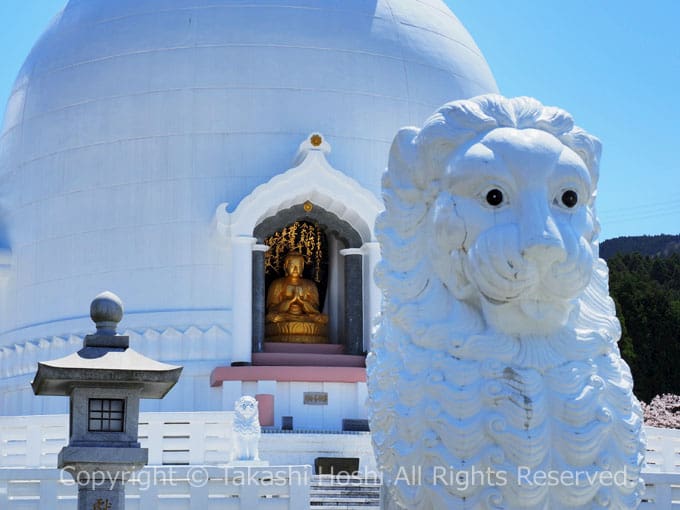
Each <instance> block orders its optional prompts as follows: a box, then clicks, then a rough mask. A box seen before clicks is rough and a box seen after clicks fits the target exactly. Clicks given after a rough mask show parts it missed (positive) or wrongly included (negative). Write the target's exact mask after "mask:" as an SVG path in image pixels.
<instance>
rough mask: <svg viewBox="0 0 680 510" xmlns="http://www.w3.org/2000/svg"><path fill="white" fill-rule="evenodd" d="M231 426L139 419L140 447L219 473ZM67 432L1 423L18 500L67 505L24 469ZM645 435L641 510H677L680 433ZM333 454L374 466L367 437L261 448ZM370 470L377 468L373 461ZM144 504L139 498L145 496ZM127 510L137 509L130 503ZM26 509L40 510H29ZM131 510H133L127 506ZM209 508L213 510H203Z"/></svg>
mask: <svg viewBox="0 0 680 510" xmlns="http://www.w3.org/2000/svg"><path fill="white" fill-rule="evenodd" d="M232 418H233V413H232V412H227V411H221V412H191V413H141V415H140V429H139V430H140V442H141V443H142V446H144V447H145V448H149V465H150V466H152V467H153V466H162V465H173V466H174V467H175V468H176V467H177V465H189V466H204V465H211V466H220V465H224V464H226V463H227V462H228V461H229V459H230V455H231V449H232V438H231V428H232V427H231V424H232ZM67 431H68V416H66V415H47V416H46V415H42V416H14V417H0V468H17V469H9V470H2V469H0V471H2V472H3V473H2V474H1V475H0V476H4V477H5V479H6V480H14V482H12V484H13V485H11V488H12V490H13V491H14V492H13V493H16V494H19V495H20V494H21V491H22V490H25V491H27V494H29V493H30V494H32V495H35V494H39V493H40V491H45V490H48V488H49V487H51V488H49V490H50V491H56V492H54V493H55V494H57V497H62V496H59V494H61V492H59V491H60V490H62V489H59V488H58V486H59V484H58V483H57V482H54V483H53V482H50V484H51V485H50V484H48V485H46V486H44V487H43V486H42V483H39V484H38V485H39V488H38V489H36V488H35V487H34V486H35V483H34V482H31V481H30V480H26V479H25V476H29V478H30V477H32V476H36V475H35V473H43V474H44V475H45V476H48V475H46V474H45V473H49V472H53V473H54V472H55V471H54V470H46V469H38V470H36V469H26V468H40V467H43V468H44V467H51V468H54V466H56V464H57V454H58V453H59V451H60V450H61V448H62V447H63V446H64V445H66V444H67V443H68V437H67V433H68V432H67ZM645 433H646V435H647V466H646V468H645V470H644V475H643V477H644V479H645V484H646V485H647V493H646V495H645V497H644V501H643V503H642V505H641V506H640V508H641V509H642V510H652V509H658V510H669V509H673V510H680V430H670V429H658V428H652V427H645ZM310 441H311V442H310ZM307 443H309V444H307ZM322 443H323V444H322ZM331 447H332V448H337V449H338V452H337V455H338V456H360V457H361V458H362V464H363V465H364V466H367V465H368V466H371V460H368V457H369V456H370V445H369V444H368V438H367V436H366V435H357V436H350V435H348V436H347V437H344V436H341V435H333V436H331V435H325V434H314V435H306V434H285V435H284V434H264V435H263V437H262V440H261V443H260V450H261V452H263V458H270V457H267V455H266V452H267V451H268V450H271V454H272V455H273V456H272V457H271V460H272V461H273V462H276V463H277V464H284V463H290V464H307V463H312V462H313V458H314V451H316V452H318V451H319V449H328V448H331ZM284 450H289V453H290V458H286V457H287V456H286V455H284V453H286V452H284ZM307 450H309V451H307ZM312 450H314V451H312ZM372 462H373V464H372V465H373V466H374V465H375V464H374V461H372ZM187 469H188V468H187ZM206 469H213V468H206ZM215 469H221V468H215ZM56 472H57V473H59V472H58V471H56ZM8 473H12V474H8ZM49 476H52V477H53V478H54V476H55V475H49ZM56 476H57V477H58V475H56ZM53 478H50V480H53ZM211 483H212V482H211ZM217 483H219V482H217ZM55 484H56V485H55ZM55 487H57V488H55ZM170 489H173V490H179V487H170V488H169V489H168V490H170ZM189 489H191V488H189ZM189 489H187V490H186V491H184V492H183V494H184V496H182V497H185V498H186V497H189V495H190V494H191V498H190V499H192V498H193V492H192V490H193V489H192V490H189ZM8 490H9V489H8ZM134 490H135V489H134V488H132V489H131V492H130V493H129V494H130V495H134ZM36 491H37V492H36ZM180 492H182V490H180ZM2 494H3V486H0V509H3V510H4V508H6V507H5V506H3V505H2V499H1V498H2V497H3V496H2ZM69 494H70V492H69ZM17 497H19V496H17ZM31 497H33V496H31ZM64 497H66V496H64ZM139 497H140V498H141V497H142V495H140V496H139ZM159 497H160V496H159ZM163 497H165V496H163ZM178 497H179V496H178ZM210 498H211V501H213V500H215V501H217V499H220V498H219V497H218V496H215V497H213V496H210ZM270 499H275V500H278V499H285V498H281V497H276V498H270ZM27 501H28V500H27ZM60 501H61V500H60ZM272 504H273V503H272ZM130 505H133V503H132V502H131V503H130ZM21 508H22V509H23V508H39V507H37V506H31V505H29V506H26V507H24V506H22V507H21ZM50 508H59V507H50ZM69 508H70V507H69ZM130 508H135V507H134V506H130ZM141 508H155V507H154V506H150V507H141ZM159 508H160V507H159ZM173 508H174V507H173ZM177 508H179V507H177ZM181 508H194V506H193V503H192V506H191V507H189V506H187V507H184V506H182V507H181ZM195 508H198V507H195ZM206 508H208V507H207V506H206V507H202V510H205V509H206ZM220 508H222V507H220ZM273 508H278V507H273ZM282 508H285V507H282Z"/></svg>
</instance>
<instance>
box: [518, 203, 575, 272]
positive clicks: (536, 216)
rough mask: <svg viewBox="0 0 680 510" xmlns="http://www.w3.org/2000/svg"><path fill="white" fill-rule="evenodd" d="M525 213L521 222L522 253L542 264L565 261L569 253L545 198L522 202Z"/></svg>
mask: <svg viewBox="0 0 680 510" xmlns="http://www.w3.org/2000/svg"><path fill="white" fill-rule="evenodd" d="M522 209H523V211H522V212H523V214H522V215H521V219H520V224H519V234H520V247H521V250H522V255H523V256H524V257H525V258H527V259H530V260H533V261H535V262H537V263H538V264H540V265H544V266H548V265H551V264H554V263H555V262H558V263H559V262H564V261H565V260H566V258H567V253H566V250H565V248H564V241H563V239H562V234H561V233H560V229H559V227H558V225H557V224H556V223H555V218H554V217H553V215H552V214H551V213H550V210H549V208H548V205H547V203H546V202H545V201H543V200H530V201H528V202H525V203H524V204H522Z"/></svg>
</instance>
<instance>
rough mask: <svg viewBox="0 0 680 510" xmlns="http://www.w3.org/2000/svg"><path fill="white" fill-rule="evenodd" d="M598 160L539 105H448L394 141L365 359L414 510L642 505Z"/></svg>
mask: <svg viewBox="0 0 680 510" xmlns="http://www.w3.org/2000/svg"><path fill="white" fill-rule="evenodd" d="M599 157H600V142H599V141H598V140H597V139H596V138H594V137H592V136H590V135H588V134H587V133H586V132H584V131H583V130H581V129H579V128H577V127H575V126H574V124H573V120H572V118H571V117H570V116H569V114H567V113H566V112H564V111H563V110H560V109H557V108H551V107H544V106H543V105H541V104H540V103H539V102H538V101H536V100H534V99H531V98H515V99H505V98H502V97H501V96H482V97H478V98H474V99H472V100H469V101H459V102H453V103H449V104H447V105H444V106H443V107H442V108H441V109H440V110H439V111H438V112H437V113H436V114H435V115H434V116H433V117H431V118H430V119H429V121H428V122H427V123H426V124H425V126H424V128H423V129H422V130H417V129H414V128H407V129H403V130H401V131H400V132H399V134H398V135H397V137H396V138H395V141H394V144H393V146H392V150H391V153H390V163H389V168H388V171H387V172H386V173H385V175H384V177H383V193H384V198H385V202H386V211H385V213H384V214H382V215H381V216H380V217H379V218H378V221H377V223H376V234H377V236H378V238H379V240H380V242H381V243H382V253H383V262H382V263H381V265H380V266H379V268H378V270H377V272H378V275H379V276H378V283H379V285H380V286H381V288H382V289H383V291H384V293H385V296H386V302H385V304H384V317H383V320H382V323H381V325H380V329H379V332H378V334H377V336H376V338H375V340H374V343H373V346H374V347H373V353H372V354H370V355H369V359H368V360H367V364H368V375H369V384H368V387H369V396H370V405H369V415H370V419H371V430H372V433H373V443H374V447H375V449H376V454H377V457H378V464H379V465H380V466H381V467H382V468H383V469H384V470H385V472H386V476H387V478H388V480H390V481H391V482H393V485H392V487H393V492H392V495H393V497H394V500H395V501H396V502H397V503H399V504H401V505H402V506H403V507H404V508H408V509H413V510H415V509H423V510H425V509H430V508H450V509H454V508H503V509H506V510H511V509H533V508H551V509H571V508H574V509H575V508H578V509H586V508H593V509H594V508H604V507H609V508H620V509H629V508H635V507H636V506H637V505H638V504H639V502H640V495H641V489H642V487H643V485H642V482H641V479H640V477H639V475H640V469H641V465H642V462H643V456H644V443H643V440H642V435H643V434H642V416H641V411H640V405H639V403H638V402H637V400H636V399H635V397H634V395H633V393H632V379H631V375H630V370H629V368H628V366H627V365H626V363H625V362H624V361H623V360H622V359H621V357H620V353H619V349H618V347H617V341H618V339H619V337H620V326H619V323H618V321H617V319H616V315H615V310H614V303H613V301H612V300H611V298H610V297H609V296H608V288H607V267H606V264H605V262H604V261H603V260H601V259H598V257H597V254H598V245H597V233H598V230H599V227H598V224H597V220H596V217H595V196H596V190H597V179H598V162H599ZM414 470H415V471H414Z"/></svg>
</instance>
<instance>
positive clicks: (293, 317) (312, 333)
mask: <svg viewBox="0 0 680 510" xmlns="http://www.w3.org/2000/svg"><path fill="white" fill-rule="evenodd" d="M304 267H305V259H304V257H303V256H302V255H301V254H299V253H289V254H288V255H286V258H285V259H284V261H283V269H284V271H285V272H286V276H285V277H283V278H278V279H276V280H274V281H273V282H272V283H271V285H270V286H269V291H268V292H267V315H266V316H265V340H266V341H268V342H296V343H306V344H310V343H314V344H318V343H326V341H327V337H328V334H327V331H326V324H327V323H328V315H326V314H323V313H321V312H320V311H319V291H318V289H317V288H316V284H315V283H314V282H313V281H311V280H308V279H306V278H303V277H302V271H303V269H304Z"/></svg>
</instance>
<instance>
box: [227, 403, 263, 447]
mask: <svg viewBox="0 0 680 510" xmlns="http://www.w3.org/2000/svg"><path fill="white" fill-rule="evenodd" d="M261 434H262V431H261V428H260V417H259V413H258V407H257V400H255V398H253V397H250V396H247V395H246V396H243V397H241V398H239V399H238V400H237V401H236V402H235V403H234V434H233V437H234V449H233V455H232V460H260V450H259V443H260V435H261Z"/></svg>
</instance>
